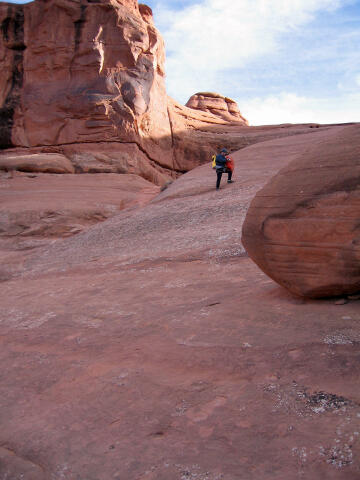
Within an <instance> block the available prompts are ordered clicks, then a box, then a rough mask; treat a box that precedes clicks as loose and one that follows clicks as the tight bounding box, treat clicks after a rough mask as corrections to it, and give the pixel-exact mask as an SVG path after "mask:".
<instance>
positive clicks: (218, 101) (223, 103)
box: [186, 92, 248, 125]
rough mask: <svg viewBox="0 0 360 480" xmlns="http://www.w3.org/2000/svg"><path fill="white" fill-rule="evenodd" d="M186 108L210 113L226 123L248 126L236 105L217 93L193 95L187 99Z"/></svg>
mask: <svg viewBox="0 0 360 480" xmlns="http://www.w3.org/2000/svg"><path fill="white" fill-rule="evenodd" d="M186 106H187V107H189V108H193V109H195V110H201V111H204V112H209V113H212V114H213V115H216V116H217V117H220V118H221V119H223V120H225V121H226V122H238V123H242V124H243V125H248V121H247V120H246V119H245V118H244V117H243V116H242V115H241V113H240V110H239V107H238V104H237V103H236V102H235V101H234V100H232V99H231V98H228V97H224V96H222V95H219V94H218V93H211V92H199V93H195V95H192V96H191V97H190V98H189V100H188V102H187V104H186Z"/></svg>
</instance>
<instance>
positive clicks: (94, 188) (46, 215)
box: [0, 173, 159, 241]
mask: <svg viewBox="0 0 360 480" xmlns="http://www.w3.org/2000/svg"><path fill="white" fill-rule="evenodd" d="M158 192H159V187H156V186H155V185H153V184H152V183H150V182H147V181H146V180H144V179H143V178H141V177H138V176H136V175H114V174H107V175H104V174H100V175H86V174H85V175H47V174H37V175H30V176H26V175H25V174H20V173H15V175H14V176H11V175H10V174H7V175H2V177H1V176H0V237H2V238H3V239H10V238H11V239H12V241H18V240H19V238H24V237H28V236H35V237H39V236H40V237H48V236H52V237H62V236H69V235H74V234H75V233H79V232H81V231H82V230H84V229H86V228H88V227H89V226H90V225H93V224H94V223H98V222H101V221H103V220H106V219H107V218H109V217H112V216H114V215H115V214H117V213H119V211H121V210H124V209H126V208H131V207H136V206H142V205H145V204H146V203H148V202H149V201H150V200H151V199H152V198H153V197H154V196H155V195H156V194H157V193H158Z"/></svg>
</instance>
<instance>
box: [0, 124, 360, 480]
mask: <svg viewBox="0 0 360 480" xmlns="http://www.w3.org/2000/svg"><path fill="white" fill-rule="evenodd" d="M343 128H344V127H330V128H322V129H317V130H312V133H311V134H306V135H305V134H304V135H294V136H291V137H287V138H282V139H276V140H271V141H268V142H264V143H261V144H258V145H253V146H251V147H248V148H245V149H243V150H242V151H240V152H238V153H236V154H235V155H234V157H235V162H236V170H235V174H234V179H235V180H236V183H234V184H231V185H227V184H226V183H225V182H224V183H223V184H222V186H221V189H220V191H215V175H214V173H213V171H212V170H211V168H210V165H204V166H202V167H199V168H197V169H195V170H193V171H192V172H189V173H187V174H186V175H184V176H182V177H181V178H180V179H178V180H177V181H175V182H174V183H173V184H172V185H170V186H169V187H168V188H167V189H166V190H164V191H163V192H161V194H160V195H159V196H157V197H156V198H155V199H154V200H153V201H152V202H151V203H149V204H147V205H146V206H144V207H143V208H139V209H136V210H135V209H133V210H131V209H128V210H124V211H122V212H120V213H119V215H117V216H115V217H112V218H110V219H108V220H106V221H105V222H102V223H101V224H98V225H95V226H93V227H90V228H89V229H88V230H87V231H85V232H83V233H80V234H78V235H76V236H74V237H71V238H67V239H59V240H56V241H53V240H46V239H45V240H42V242H43V243H42V245H41V246H36V244H35V243H26V242H28V241H30V240H27V239H24V243H21V244H20V243H19V244H16V245H15V246H13V247H12V246H11V245H9V244H7V247H6V248H7V250H2V251H3V253H4V255H3V262H2V270H1V272H0V278H1V279H2V280H3V281H2V282H1V284H0V285H1V297H0V361H1V381H0V424H1V429H0V445H1V447H0V478H1V480H5V479H9V478H11V480H13V479H16V480H18V479H20V478H22V479H24V480H35V479H36V480H43V479H44V480H49V479H51V480H64V479H66V480H79V479H80V480H112V479H117V480H123V479H127V480H184V479H190V478H191V479H196V480H239V479H241V480H242V479H246V480H259V479H261V480H280V479H281V480H282V479H284V480H285V479H286V480H289V479H291V480H292V479H298V478H306V479H307V480H319V478H326V479H329V480H357V479H358V478H359V475H360V463H359V459H360V388H359V382H358V378H359V355H360V353H359V341H360V329H359V322H360V313H359V312H360V310H359V306H360V303H359V301H356V300H350V299H349V300H348V303H346V304H344V305H335V302H334V300H321V301H314V300H305V299H301V298H299V297H296V296H292V295H290V294H289V293H288V292H287V291H286V290H285V289H283V288H282V287H280V286H278V285H277V284H276V283H274V282H273V281H272V280H270V279H269V278H268V277H267V276H266V275H265V274H264V273H263V272H262V271H261V270H260V269H259V268H258V267H257V266H256V265H255V264H254V263H253V262H252V261H251V260H250V259H249V258H248V257H247V256H246V253H245V251H244V249H243V247H242V244H241V241H240V235H241V228H242V223H243V220H244V217H245V215H246V211H247V208H248V205H249V203H250V201H251V199H252V198H253V196H254V194H255V193H256V191H257V190H258V189H259V188H261V187H262V186H263V185H264V184H265V183H266V182H267V181H268V180H269V179H270V178H271V177H272V176H273V175H274V174H275V173H276V172H278V171H279V170H280V169H281V168H283V167H284V166H286V165H287V163H288V162H289V161H291V160H292V159H295V158H296V157H297V156H299V155H302V154H303V153H304V152H305V150H306V149H308V148H309V147H311V145H314V144H317V143H318V142H320V141H323V140H325V139H327V140H329V139H331V138H332V136H333V135H335V134H336V133H337V132H339V131H341V130H342V129H343ZM346 128H347V127H346ZM94 177H96V176H94ZM10 181H12V180H10V179H9V182H10ZM223 181H224V180H223ZM31 241H32V239H31ZM1 245H2V244H1V243H0V246H1ZM5 252H6V253H7V255H6V256H5ZM5 275H7V277H5Z"/></svg>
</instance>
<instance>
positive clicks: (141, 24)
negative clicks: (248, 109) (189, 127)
mask: <svg viewBox="0 0 360 480" xmlns="http://www.w3.org/2000/svg"><path fill="white" fill-rule="evenodd" d="M0 23H1V25H2V28H1V33H2V35H1V36H0V57H1V58H2V62H3V65H4V68H3V72H2V75H1V80H0V81H1V89H0V91H1V97H0V106H1V111H0V113H1V123H0V147H1V148H3V149H4V148H12V149H14V148H15V149H16V148H21V147H26V148H28V149H29V152H30V153H42V152H41V150H42V149H44V148H46V147H49V146H52V147H56V148H57V151H56V152H55V153H63V152H62V149H63V148H67V147H69V146H70V147H71V146H72V147H73V148H72V150H77V148H76V146H77V145H81V146H82V147H81V151H82V154H84V150H86V151H87V152H88V153H89V154H91V152H92V151H93V150H94V149H95V150H96V148H95V147H96V146H98V142H106V143H112V151H113V152H117V153H118V155H121V152H123V151H128V147H129V145H133V146H135V147H136V148H137V152H134V154H135V156H137V157H139V158H140V160H139V162H140V163H141V162H142V163H143V158H141V157H145V158H146V161H147V162H148V164H149V165H150V164H151V168H152V169H154V170H157V171H159V172H160V173H162V171H163V169H165V170H166V172H167V175H169V174H171V172H172V170H173V161H172V155H171V128H170V122H169V118H168V112H167V96H166V90H165V82H164V75H165V73H164V59H165V53H164V44H163V40H162V38H161V36H160V34H159V33H158V31H157V30H156V28H155V26H154V24H153V22H152V16H151V10H150V9H149V8H148V7H146V6H144V5H140V6H139V5H138V3H137V1H116V2H111V1H108V0H101V1H99V2H92V1H87V0H79V1H68V0H51V1H45V0H36V1H35V2H32V3H29V4H26V5H14V4H6V3H3V4H1V5H0ZM34 32H36V34H34ZM84 145H85V146H86V149H84ZM74 147H75V148H74ZM34 149H37V150H35V151H34ZM39 151H40V152H39ZM21 153H22V152H21ZM13 154H14V155H16V154H17V152H16V150H15V151H14V152H13ZM68 158H69V159H70V161H73V160H74V158H73V155H72V153H70V154H68ZM139 162H138V163H139ZM153 177H156V175H153ZM149 179H150V180H154V179H153V178H151V176H150V178H149ZM156 181H157V182H158V183H159V179H156Z"/></svg>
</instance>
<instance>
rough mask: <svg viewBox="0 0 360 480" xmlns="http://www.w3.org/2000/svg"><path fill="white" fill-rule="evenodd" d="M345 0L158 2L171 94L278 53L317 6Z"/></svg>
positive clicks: (184, 92)
mask: <svg viewBox="0 0 360 480" xmlns="http://www.w3.org/2000/svg"><path fill="white" fill-rule="evenodd" d="M346 1H348V0H346ZM344 3H345V0H236V2H230V1H229V0H203V1H202V2H200V3H198V4H195V5H191V6H188V7H186V8H184V9H183V10H181V11H176V12H174V11H171V10H166V9H164V8H163V7H162V6H161V7H160V5H161V3H160V4H159V5H158V8H157V9H156V12H155V13H156V18H155V20H156V23H157V25H158V26H159V27H160V30H161V31H162V33H163V35H164V37H165V41H166V47H167V53H168V57H167V67H166V69H167V72H168V89H169V92H170V94H172V95H175V96H177V98H179V97H180V98H183V97H184V96H189V95H190V94H192V93H194V92H195V91H196V88H195V89H194V86H193V85H194V83H195V84H196V83H200V81H201V80H202V85H203V87H202V89H204V87H205V86H206V85H207V83H212V82H211V80H213V78H214V77H215V76H216V74H217V73H218V72H222V71H224V70H226V69H231V68H234V67H236V68H242V67H244V66H245V65H246V64H247V62H249V61H250V60H253V59H255V58H258V57H261V56H264V55H270V54H274V53H275V54H276V52H277V51H279V49H280V48H282V45H281V42H280V40H281V37H282V35H283V34H284V33H286V32H289V31H292V30H296V29H299V28H301V26H302V25H304V24H306V23H307V22H309V21H310V20H312V18H313V17H314V16H315V15H316V14H318V13H319V12H322V11H332V10H336V9H337V8H339V7H340V6H341V5H343V4H344ZM207 75H208V76H209V77H210V78H209V80H210V82H208V81H207V78H206V76H207ZM204 76H205V78H204ZM194 81H195V82H194ZM191 86H192V88H191ZM200 89H201V88H200Z"/></svg>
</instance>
